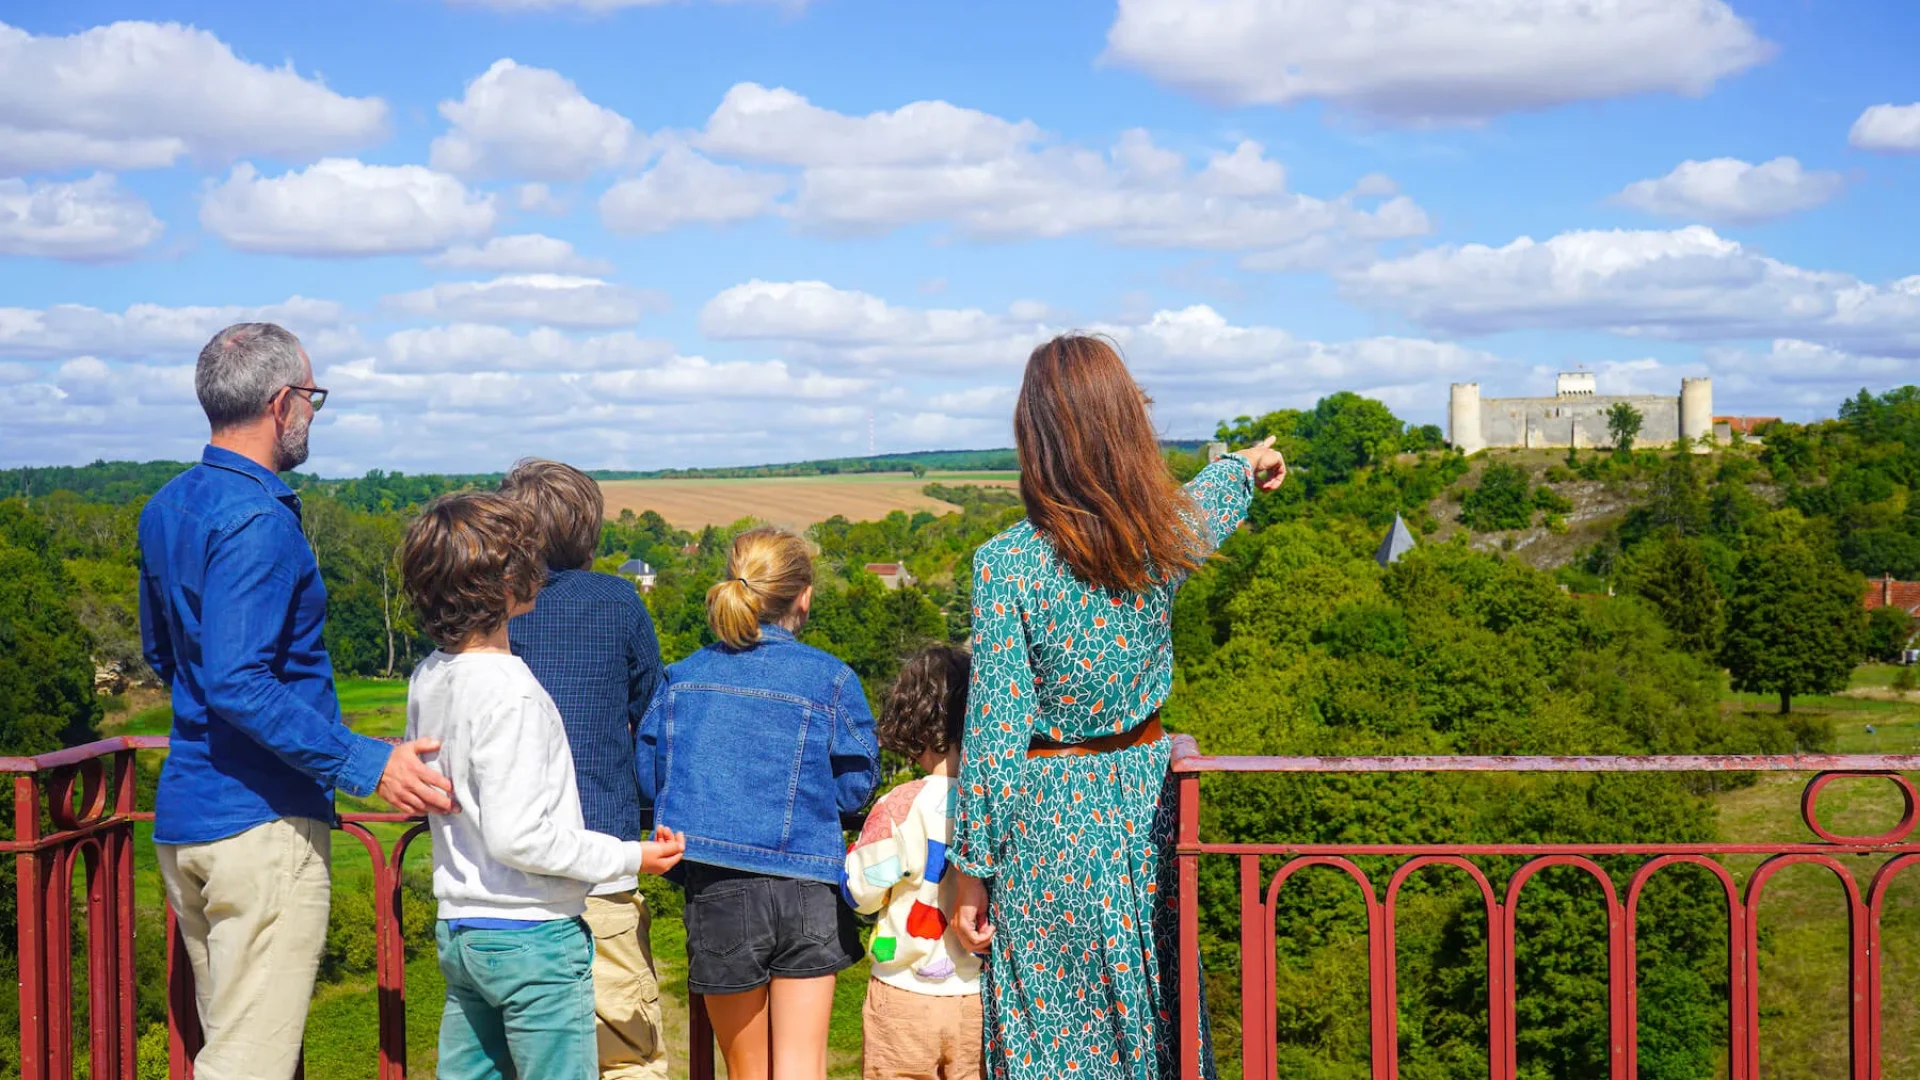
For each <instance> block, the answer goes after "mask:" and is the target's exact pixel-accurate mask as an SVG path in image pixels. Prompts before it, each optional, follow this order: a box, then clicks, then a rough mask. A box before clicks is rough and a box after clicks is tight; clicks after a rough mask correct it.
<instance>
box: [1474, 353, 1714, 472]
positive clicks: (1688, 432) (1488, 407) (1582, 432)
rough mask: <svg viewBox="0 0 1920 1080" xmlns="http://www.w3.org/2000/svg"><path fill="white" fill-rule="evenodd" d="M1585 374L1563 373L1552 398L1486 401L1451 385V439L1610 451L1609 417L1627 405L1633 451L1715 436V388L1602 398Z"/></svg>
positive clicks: (1478, 445)
mask: <svg viewBox="0 0 1920 1080" xmlns="http://www.w3.org/2000/svg"><path fill="white" fill-rule="evenodd" d="M1593 385H1594V380H1593V378H1592V376H1591V375H1588V374H1587V373H1585V372H1563V373H1561V375H1560V380H1559V389H1560V390H1561V393H1559V394H1557V395H1556V396H1554V397H1522V398H1482V397H1481V396H1480V386H1479V384H1478V383H1455V384H1453V389H1452V396H1451V397H1450V399H1449V400H1448V403H1447V437H1448V440H1449V441H1450V442H1452V443H1453V445H1454V446H1455V447H1457V448H1459V449H1460V450H1461V451H1463V452H1465V453H1469V454H1471V453H1474V452H1476V451H1479V450H1484V449H1487V448H1488V447H1517V448H1560V449H1565V448H1566V447H1569V446H1574V447H1579V448H1581V449H1601V448H1607V447H1611V446H1612V445H1613V435H1612V433H1611V432H1609V431H1608V430H1607V411H1608V410H1609V409H1611V408H1613V407H1614V406H1615V405H1618V404H1621V403H1623V402H1624V403H1626V404H1629V405H1632V406H1633V407H1634V408H1635V409H1638V410H1639V411H1640V417H1641V420H1640V432H1639V434H1638V435H1636V436H1635V437H1634V445H1636V446H1646V447H1668V446H1673V445H1674V444H1675V443H1677V442H1678V441H1679V440H1680V439H1681V438H1682V437H1685V438H1688V439H1694V440H1701V443H1700V444H1699V445H1697V446H1696V447H1695V449H1696V450H1699V451H1704V450H1706V449H1707V446H1706V445H1705V444H1706V441H1709V440H1711V439H1712V438H1713V383H1712V381H1711V380H1709V379H1682V380H1681V383H1680V395H1679V396H1678V397H1664V396H1661V395H1659V394H1627V395H1620V394H1614V395H1600V394H1595V393H1592V392H1591V391H1590V390H1589V389H1588V388H1590V387H1592V386H1593Z"/></svg>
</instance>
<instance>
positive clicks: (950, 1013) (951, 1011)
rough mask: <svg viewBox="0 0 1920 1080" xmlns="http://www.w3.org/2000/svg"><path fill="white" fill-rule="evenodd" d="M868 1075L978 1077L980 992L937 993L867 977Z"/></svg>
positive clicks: (874, 1079)
mask: <svg viewBox="0 0 1920 1080" xmlns="http://www.w3.org/2000/svg"><path fill="white" fill-rule="evenodd" d="M860 1019H861V1021H862V1024H863V1027H864V1030H865V1032H866V1053H865V1055H864V1057H865V1063H864V1065H863V1067H862V1074H863V1076H864V1078H865V1080H975V1078H978V1077H980V1076H981V1075H982V1073H981V1068H980V995H979V994H964V995H961V996H958V997H935V996H934V995H932V994H916V993H914V992H913V991H911V990H902V989H900V988H899V987H897V986H890V985H888V984H886V983H883V982H881V981H880V980H879V979H868V980H867V1003H866V1005H865V1006H864V1007H862V1008H861V1010H860Z"/></svg>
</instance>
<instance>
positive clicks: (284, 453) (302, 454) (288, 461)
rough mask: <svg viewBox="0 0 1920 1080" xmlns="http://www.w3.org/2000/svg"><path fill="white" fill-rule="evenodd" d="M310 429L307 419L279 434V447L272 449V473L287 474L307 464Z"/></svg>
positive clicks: (311, 422) (310, 421) (310, 422)
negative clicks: (273, 459)
mask: <svg viewBox="0 0 1920 1080" xmlns="http://www.w3.org/2000/svg"><path fill="white" fill-rule="evenodd" d="M312 427H313V420H312V419H311V418H309V419H307V420H303V421H301V422H300V423H299V425H298V426H289V427H287V428H286V430H284V431H282V432H281V433H280V442H279V445H277V446H275V447H274V458H275V461H274V466H275V467H274V470H273V471H274V472H289V471H291V470H293V469H297V468H299V467H300V466H302V465H305V464H306V463H307V433H308V432H309V431H310V430H311V429H312Z"/></svg>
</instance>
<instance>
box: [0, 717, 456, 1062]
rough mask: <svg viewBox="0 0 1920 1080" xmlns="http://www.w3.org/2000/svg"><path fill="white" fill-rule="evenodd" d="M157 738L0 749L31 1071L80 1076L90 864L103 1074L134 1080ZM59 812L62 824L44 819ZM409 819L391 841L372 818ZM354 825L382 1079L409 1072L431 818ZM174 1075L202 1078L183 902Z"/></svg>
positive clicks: (4, 848) (173, 985)
mask: <svg viewBox="0 0 1920 1080" xmlns="http://www.w3.org/2000/svg"><path fill="white" fill-rule="evenodd" d="M166 748H167V740H166V739H165V738H161V737H155V736H122V737H119V738H114V739H105V740H102V741H100V742H96V743H89V744H87V745H85V746H76V747H73V748H72V749H68V750H60V751H56V752H54V753H51V754H42V755H40V756H39V757H31V758H0V773H11V774H13V839H11V840H6V841H0V854H11V855H13V857H14V869H15V874H16V882H15V887H16V890H17V896H18V901H19V926H18V929H17V934H18V944H19V965H20V975H19V979H20V1069H21V1076H22V1078H23V1080H72V1078H73V1076H74V1064H75V1063H74V1061H73V1005H72V1002H73V991H74V988H73V983H72V974H71V973H72V970H73V963H72V960H73V907H74V905H73V901H72V898H73V887H74V875H75V872H76V870H82V871H84V874H85V876H84V878H83V879H82V880H83V882H84V885H85V890H86V891H85V896H86V901H85V912H86V919H87V1003H88V1005H87V1015H88V1018H89V1027H90V1029H91V1031H90V1034H91V1041H90V1043H89V1047H88V1058H89V1075H91V1076H93V1077H96V1078H100V1080H134V1077H135V1075H136V1068H135V1041H136V1038H137V1034H138V1033H137V1032H136V1031H135V1030H134V1021H135V1001H134V989H135V981H134V970H133V921H134V920H133V915H134V881H133V843H134V823H135V822H139V821H151V820H153V814H152V813H151V812H141V811H140V810H139V809H138V808H137V807H136V806H135V805H134V795H135V791H136V785H135V756H136V754H137V753H138V752H139V751H141V750H165V749H166ZM43 819H44V821H50V822H51V824H52V828H51V829H46V828H44V827H43ZM381 822H386V823H407V822H411V823H412V824H411V825H410V827H408V828H406V829H405V830H403V831H402V832H401V834H400V836H399V838H398V839H397V840H396V841H395V842H394V845H393V850H392V851H388V850H387V849H386V845H385V844H383V843H382V842H381V840H380V838H379V837H377V836H375V835H374V834H373V833H372V832H371V831H370V830H369V829H368V828H367V826H368V825H370V824H375V823H381ZM340 827H341V830H342V831H343V832H345V833H347V834H348V835H349V836H352V837H354V838H355V839H357V840H359V841H360V843H361V845H362V846H363V847H364V848H365V849H366V852H367V857H368V860H369V861H370V863H371V865H372V870H373V888H374V935H375V938H374V942H375V982H376V985H377V987H378V995H379V997H378V1001H377V1002H376V1006H375V1007H376V1009H377V1015H378V1017H379V1030H380V1040H379V1045H378V1048H377V1050H378V1053H379V1058H380V1062H379V1072H378V1074H377V1075H378V1076H379V1078H380V1080H404V1078H405V1077H406V1075H407V1031H406V1025H407V1013H406V980H407V972H406V944H405V942H404V940H403V939H402V937H401V922H400V895H401V890H400V867H401V863H402V860H404V859H405V858H406V854H407V849H408V848H409V846H411V845H412V843H413V841H414V840H415V839H416V838H418V837H419V836H420V834H421V833H423V832H425V831H426V823H425V822H424V821H421V820H419V819H417V818H409V817H407V816H406V815H405V814H345V815H342V822H341V826H340ZM166 934H167V942H168V944H167V1035H168V1039H167V1042H168V1058H169V1063H168V1068H169V1074H170V1075H171V1076H173V1077H176V1078H180V1080H190V1078H191V1077H192V1076H193V1056H194V1054H196V1053H198V1052H199V1049H200V1020H199V1010H198V1008H197V1007H196V1005H195V1002H194V987H193V969H192V968H191V967H190V966H189V965H188V963H187V958H186V955H185V953H184V951H183V949H182V945H181V939H180V935H179V931H178V928H177V927H176V926H175V923H174V918H173V912H172V911H171V910H169V911H168V912H167V917H166Z"/></svg>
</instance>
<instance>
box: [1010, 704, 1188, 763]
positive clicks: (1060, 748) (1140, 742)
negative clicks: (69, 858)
mask: <svg viewBox="0 0 1920 1080" xmlns="http://www.w3.org/2000/svg"><path fill="white" fill-rule="evenodd" d="M1166 734H1167V731H1166V729H1165V728H1163V727H1161V726H1160V712H1159V710H1157V709H1156V710H1154V714H1153V715H1152V716H1149V717H1147V719H1146V720H1145V722H1143V723H1141V724H1138V725H1136V726H1135V727H1132V728H1130V729H1128V730H1126V731H1122V732H1120V733H1119V734H1117V735H1100V736H1096V737H1094V738H1091V739H1088V740H1087V741H1085V742H1077V743H1057V742H1054V741H1053V740H1051V739H1041V738H1035V739H1034V740H1033V742H1031V743H1030V744H1028V746H1027V756H1028V757H1030V758H1037V757H1077V756H1079V755H1081V754H1111V753H1113V752H1114V751H1115V750H1128V749H1132V748H1133V747H1136V746H1144V745H1146V744H1147V743H1150V742H1158V741H1159V740H1160V739H1163V738H1165V737H1166Z"/></svg>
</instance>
